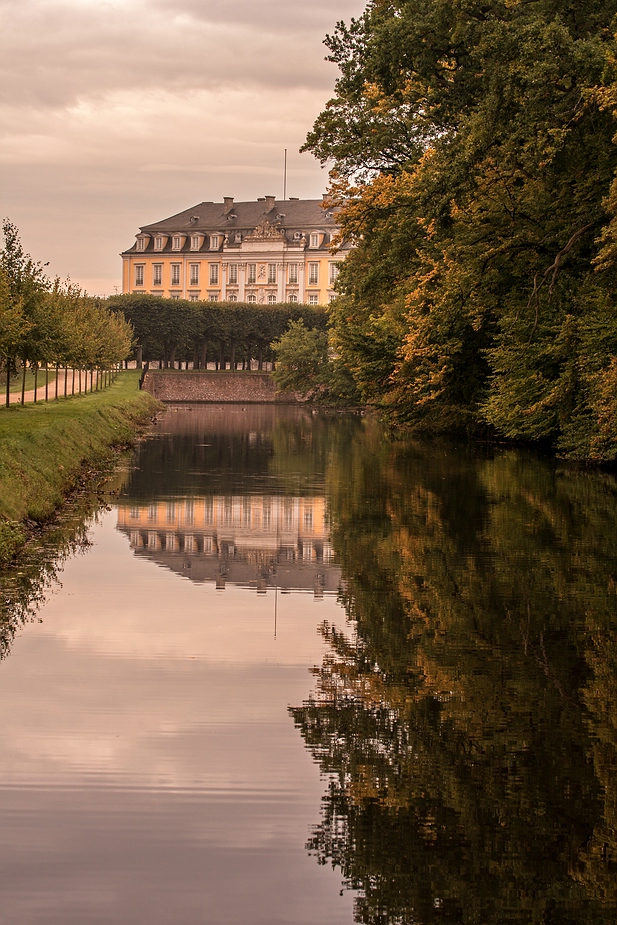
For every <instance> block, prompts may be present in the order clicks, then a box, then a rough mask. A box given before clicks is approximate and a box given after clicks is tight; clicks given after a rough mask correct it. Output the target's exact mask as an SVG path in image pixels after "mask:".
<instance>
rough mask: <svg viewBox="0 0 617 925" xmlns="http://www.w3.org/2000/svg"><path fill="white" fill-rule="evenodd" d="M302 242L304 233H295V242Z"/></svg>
mask: <svg viewBox="0 0 617 925" xmlns="http://www.w3.org/2000/svg"><path fill="white" fill-rule="evenodd" d="M301 240H302V232H301V231H294V241H301Z"/></svg>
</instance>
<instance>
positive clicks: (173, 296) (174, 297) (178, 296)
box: [169, 292, 180, 299]
mask: <svg viewBox="0 0 617 925" xmlns="http://www.w3.org/2000/svg"><path fill="white" fill-rule="evenodd" d="M169 298H170V299H179V298H180V293H179V292H172V294H171V295H170V297H169Z"/></svg>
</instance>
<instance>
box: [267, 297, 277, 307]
mask: <svg viewBox="0 0 617 925" xmlns="http://www.w3.org/2000/svg"><path fill="white" fill-rule="evenodd" d="M275 302H276V296H275V295H269V296H268V303H269V304H270V305H274V303H275Z"/></svg>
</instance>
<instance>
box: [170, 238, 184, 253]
mask: <svg viewBox="0 0 617 925" xmlns="http://www.w3.org/2000/svg"><path fill="white" fill-rule="evenodd" d="M171 246H172V248H173V250H175V251H179V250H180V248H181V247H182V238H181V237H180V235H179V234H175V235H174V237H173V241H172V244H171Z"/></svg>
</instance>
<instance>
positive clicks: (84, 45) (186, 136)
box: [0, 0, 366, 294]
mask: <svg viewBox="0 0 617 925" xmlns="http://www.w3.org/2000/svg"><path fill="white" fill-rule="evenodd" d="M365 5H366V2H365V0H233V2H231V0H0V74H1V77H0V87H1V90H2V96H1V99H0V169H1V171H2V174H1V175H2V186H1V188H0V196H1V209H0V212H1V214H2V216H6V217H8V218H10V219H11V221H13V222H14V223H15V224H16V225H17V226H18V227H19V229H20V232H21V236H22V240H23V243H24V246H25V247H26V249H27V250H28V251H29V252H30V253H31V254H32V255H33V257H35V258H36V259H38V260H42V261H44V262H46V261H49V272H50V274H51V275H59V276H61V277H62V278H64V277H66V276H70V277H71V279H73V280H74V281H76V282H78V283H80V284H81V285H82V286H84V287H85V288H87V290H88V291H89V292H92V293H101V294H110V293H113V292H114V287H116V286H119V285H120V259H119V257H118V254H119V252H120V251H122V250H124V249H125V248H126V247H128V246H130V245H131V243H132V241H133V238H134V235H135V233H136V231H137V230H138V228H139V226H140V225H144V224H147V223H148V222H152V221H156V220H158V219H162V218H165V217H166V216H168V215H172V214H174V213H175V212H178V211H180V210H182V209H185V208H188V207H190V206H191V205H194V204H195V203H197V202H201V201H203V200H214V201H220V200H221V199H222V197H223V196H234V197H235V198H236V199H237V200H243V199H254V198H257V197H258V196H264V195H270V194H272V195H276V196H278V197H281V198H282V195H283V151H284V149H285V148H287V149H288V186H287V192H288V195H291V196H300V197H302V198H318V197H319V196H321V194H322V192H323V191H324V190H325V187H326V182H327V174H326V173H325V172H324V171H322V170H321V168H320V166H319V164H318V163H317V162H316V161H315V160H314V158H313V157H312V156H311V155H310V154H302V155H300V154H299V153H298V148H299V147H300V145H301V144H302V142H303V140H304V138H305V135H306V132H307V131H308V129H309V128H310V127H311V125H312V123H313V120H314V119H315V117H316V116H317V114H318V113H319V112H320V110H321V109H322V107H323V105H324V103H325V102H326V100H327V99H328V98H329V97H330V96H331V95H332V89H333V85H334V80H335V79H336V75H337V70H336V67H335V66H334V65H332V64H330V63H328V62H326V61H324V55H325V53H326V50H325V48H324V46H323V45H322V41H323V38H324V35H325V34H326V32H331V31H332V29H333V27H334V25H335V23H336V21H337V20H340V19H344V20H349V19H350V17H352V16H357V15H359V14H360V13H361V12H362V10H363V9H364V8H365Z"/></svg>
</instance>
